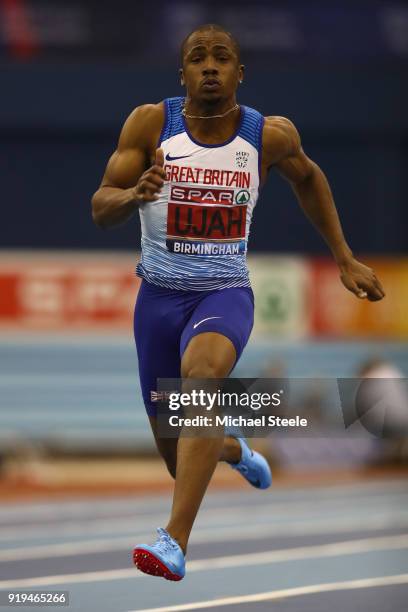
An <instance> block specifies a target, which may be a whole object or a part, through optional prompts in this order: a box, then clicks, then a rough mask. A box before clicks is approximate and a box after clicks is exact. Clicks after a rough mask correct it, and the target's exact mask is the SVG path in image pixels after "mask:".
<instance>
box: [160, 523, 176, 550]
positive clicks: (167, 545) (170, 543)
mask: <svg viewBox="0 0 408 612" xmlns="http://www.w3.org/2000/svg"><path fill="white" fill-rule="evenodd" d="M157 532H158V534H159V540H160V544H161V545H163V547H164V549H165V550H178V548H179V545H178V544H177V542H175V541H174V540H173V538H172V537H171V535H170V534H168V533H167V531H166V530H165V529H162V528H161V527H158V529H157Z"/></svg>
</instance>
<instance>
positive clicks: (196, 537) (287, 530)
mask: <svg viewBox="0 0 408 612" xmlns="http://www.w3.org/2000/svg"><path fill="white" fill-rule="evenodd" d="M407 527H408V517H404V518H402V517H398V516H397V517H396V516H393V515H391V516H390V515H387V516H382V517H381V516H379V517H373V519H372V518H371V517H367V519H366V520H365V522H364V524H363V525H362V524H361V520H360V519H358V520H355V519H354V520H344V519H343V520H341V519H340V520H338V519H336V520H326V521H319V522H318V523H317V524H316V523H311V522H310V521H303V522H297V523H292V524H291V525H279V524H278V525H276V524H275V525H259V524H255V525H248V526H246V527H245V531H243V528H242V526H241V525H239V526H233V527H214V528H210V529H208V528H207V529H197V530H196V531H195V532H194V533H193V535H192V538H191V544H202V543H211V542H217V543H218V542H231V541H236V540H238V541H246V540H258V539H262V540H263V539H265V537H268V536H272V537H273V536H276V537H280V536H285V537H287V536H302V535H306V536H307V535H324V534H330V535H333V534H336V533H345V532H351V533H352V532H353V531H355V532H359V533H361V532H364V531H370V530H374V529H387V528H388V529H391V528H392V529H404V528H407ZM151 537H152V533H151V532H140V531H138V532H137V531H133V532H132V533H131V534H129V535H128V536H123V537H112V538H99V539H95V540H81V541H80V542H64V543H60V544H43V545H38V546H23V547H18V548H6V549H4V550H1V551H0V563H4V562H10V561H28V560H29V559H48V558H52V557H69V556H77V555H87V554H92V553H99V552H109V551H110V552H112V551H115V550H123V549H124V548H130V547H131V546H132V543H135V542H136V541H138V542H142V541H143V542H148V541H149V540H150V539H151Z"/></svg>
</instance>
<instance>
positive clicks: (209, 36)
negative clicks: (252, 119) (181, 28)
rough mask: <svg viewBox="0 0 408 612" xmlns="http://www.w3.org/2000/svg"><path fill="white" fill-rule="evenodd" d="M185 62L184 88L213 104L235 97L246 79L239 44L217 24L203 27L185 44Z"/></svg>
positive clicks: (183, 55)
mask: <svg viewBox="0 0 408 612" xmlns="http://www.w3.org/2000/svg"><path fill="white" fill-rule="evenodd" d="M181 62H182V66H183V67H182V68H181V69H180V78H181V84H182V85H184V86H185V87H186V89H187V94H188V96H189V97H190V98H195V99H201V100H203V101H206V102H209V103H211V102H212V103H216V102H219V101H220V100H222V99H228V98H230V97H231V96H233V95H234V94H235V91H236V89H237V87H238V83H239V82H240V81H242V79H243V76H244V66H243V65H242V64H240V52H239V45H238V43H237V41H236V40H235V38H234V37H233V35H232V34H231V33H230V32H227V30H225V29H224V28H223V27H222V26H219V25H216V24H213V23H209V24H206V25H202V26H200V27H199V28H197V29H196V30H194V31H193V32H191V33H190V34H189V35H188V36H187V37H186V38H185V39H184V40H183V42H182V45H181Z"/></svg>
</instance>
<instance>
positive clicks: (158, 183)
mask: <svg viewBox="0 0 408 612" xmlns="http://www.w3.org/2000/svg"><path fill="white" fill-rule="evenodd" d="M163 166H164V154H163V150H162V149H156V158H155V161H154V164H153V166H151V167H150V168H149V169H148V170H146V171H145V172H143V174H142V176H141V177H140V179H139V180H138V182H137V185H136V187H133V195H134V199H135V201H136V202H138V203H140V204H143V203H144V202H154V201H155V200H157V199H158V197H159V195H158V192H159V191H160V189H161V188H162V187H163V184H164V179H165V178H166V173H165V171H164V169H163Z"/></svg>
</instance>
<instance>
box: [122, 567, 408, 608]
mask: <svg viewBox="0 0 408 612" xmlns="http://www.w3.org/2000/svg"><path fill="white" fill-rule="evenodd" d="M407 582H408V574H399V575H396V576H380V577H378V578H365V579H362V580H348V581H345V582H326V583H323V584H312V585H310V586H304V587H296V588H293V589H281V590H279V591H268V592H266V593H255V594H254V595H239V596H236V597H223V598H220V599H211V600H207V601H195V602H192V603H188V604H180V605H176V606H166V607H164V608H143V609H140V608H139V609H138V610H133V611H132V612H182V611H183V610H201V609H203V608H214V607H216V606H217V607H218V606H233V605H238V604H243V603H256V602H259V601H272V600H274V599H282V598H284V597H299V596H300V595H311V594H313V593H329V592H332V591H348V590H351V589H369V588H372V587H382V586H391V585H396V584H407Z"/></svg>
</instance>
